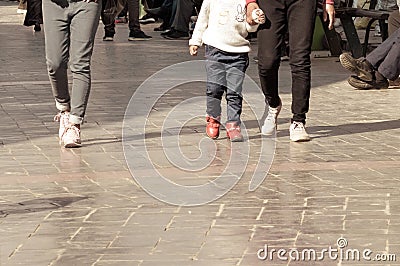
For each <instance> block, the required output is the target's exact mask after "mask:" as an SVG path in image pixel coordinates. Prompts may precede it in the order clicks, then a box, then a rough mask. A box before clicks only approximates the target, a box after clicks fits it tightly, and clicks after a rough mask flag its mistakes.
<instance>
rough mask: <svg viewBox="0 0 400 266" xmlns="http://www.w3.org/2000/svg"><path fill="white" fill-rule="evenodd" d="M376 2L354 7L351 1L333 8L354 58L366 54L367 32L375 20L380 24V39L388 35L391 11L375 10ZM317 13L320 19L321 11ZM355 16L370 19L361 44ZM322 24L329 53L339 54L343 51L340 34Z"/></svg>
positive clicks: (372, 0)
mask: <svg viewBox="0 0 400 266" xmlns="http://www.w3.org/2000/svg"><path fill="white" fill-rule="evenodd" d="M376 2H377V0H371V3H370V7H369V9H362V8H354V7H352V4H353V1H349V2H347V3H346V4H345V6H339V7H337V8H335V11H336V18H339V19H340V21H341V23H342V27H343V30H344V33H345V35H346V39H347V42H348V45H349V48H350V52H351V53H352V55H353V56H354V57H355V58H360V57H362V56H366V54H367V48H368V41H369V33H370V31H371V26H372V24H373V23H374V22H375V21H378V22H379V24H380V27H381V34H382V41H384V40H386V39H387V37H388V26H387V19H388V18H389V14H390V13H391V11H389V10H375V6H376ZM319 15H320V17H321V19H322V13H320V14H319ZM356 17H368V18H370V19H371V20H370V21H369V23H368V25H367V28H366V29H365V38H364V43H363V44H361V41H360V38H359V36H358V34H357V30H356V27H355V25H354V18H356ZM321 21H322V20H321ZM323 25H324V30H325V36H326V38H327V42H328V45H329V49H330V52H331V55H332V56H339V55H340V54H341V53H342V52H343V51H342V45H341V38H340V34H338V33H337V32H336V31H335V29H332V30H329V29H328V27H327V24H326V23H323Z"/></svg>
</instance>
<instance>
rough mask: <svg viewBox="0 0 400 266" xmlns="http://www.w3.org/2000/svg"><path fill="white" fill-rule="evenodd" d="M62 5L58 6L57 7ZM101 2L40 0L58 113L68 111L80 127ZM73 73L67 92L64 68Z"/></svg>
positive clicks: (51, 80)
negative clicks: (41, 0) (70, 86)
mask: <svg viewBox="0 0 400 266" xmlns="http://www.w3.org/2000/svg"><path fill="white" fill-rule="evenodd" d="M60 3H61V4H60ZM100 11H101V0H99V1H98V2H97V3H95V2H90V3H86V2H83V1H72V0H68V1H67V0H65V1H57V3H56V2H53V1H51V0H43V20H44V21H43V22H44V34H45V37H46V38H45V49H46V63H47V70H48V74H49V78H50V82H51V86H52V89H53V95H54V98H55V100H56V107H57V109H58V110H60V111H67V110H70V114H71V115H70V119H69V121H70V122H71V123H74V124H82V122H83V118H84V116H85V112H86V106H87V103H88V99H89V93H90V87H91V72H90V60H91V57H92V52H93V43H94V38H95V35H96V31H97V27H98V25H99V19H100ZM68 62H69V67H70V69H71V72H72V94H71V95H70V93H69V90H68V76H67V67H68Z"/></svg>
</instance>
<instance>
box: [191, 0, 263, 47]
mask: <svg viewBox="0 0 400 266" xmlns="http://www.w3.org/2000/svg"><path fill="white" fill-rule="evenodd" d="M257 27H258V25H254V26H251V25H249V24H248V23H247V22H246V0H204V1H203V4H202V5H201V9H200V14H199V16H198V18H197V22H196V26H195V28H194V31H193V35H192V38H191V39H190V40H189V45H197V46H201V45H202V44H203V43H205V44H208V45H211V46H214V47H216V48H218V49H220V50H222V51H225V52H230V53H246V52H249V51H250V43H249V41H247V40H246V37H247V34H248V32H255V31H256V30H257Z"/></svg>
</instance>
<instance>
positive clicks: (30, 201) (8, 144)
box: [0, 1, 400, 266]
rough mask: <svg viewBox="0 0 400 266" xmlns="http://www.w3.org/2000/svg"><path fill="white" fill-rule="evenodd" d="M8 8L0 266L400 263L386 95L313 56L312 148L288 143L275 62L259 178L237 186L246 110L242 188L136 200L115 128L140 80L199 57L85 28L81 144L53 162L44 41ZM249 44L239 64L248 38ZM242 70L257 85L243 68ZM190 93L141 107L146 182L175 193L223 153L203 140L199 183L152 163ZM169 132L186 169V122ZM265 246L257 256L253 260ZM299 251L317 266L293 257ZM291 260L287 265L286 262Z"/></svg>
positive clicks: (220, 167)
mask: <svg viewBox="0 0 400 266" xmlns="http://www.w3.org/2000/svg"><path fill="white" fill-rule="evenodd" d="M15 10H16V4H15V2H8V1H0V66H1V71H0V239H1V241H0V265H96V266H100V265H118V266H119V265H140V266H145V265H152V266H154V265H157V266H158V265H163V266H166V265H174V266H175V265H183V266H186V265H208V266H210V265H212V266H214V265H215V266H224V265H245V266H253V265H254V266H255V265H349V264H351V265H354V264H357V265H399V264H400V190H399V188H400V173H399V169H400V119H399V100H400V89H399V88H390V89H387V90H380V91H357V90H354V89H352V88H351V87H350V86H349V85H347V83H346V81H345V80H346V78H347V77H348V73H347V72H346V71H345V70H344V69H342V68H341V66H340V64H339V63H338V61H337V59H336V58H314V59H313V62H312V63H313V68H312V70H313V89H312V96H311V110H310V112H309V116H308V121H307V122H308V123H307V126H308V130H309V133H310V134H311V136H312V138H313V139H312V141H311V142H308V143H290V142H289V137H288V128H289V121H290V117H291V114H290V101H291V95H290V91H289V89H288V88H289V87H290V76H289V65H288V63H287V62H283V63H282V67H281V75H280V82H281V87H282V90H281V91H282V98H283V104H284V106H283V111H282V113H281V115H280V118H279V128H278V135H277V139H276V150H275V157H274V160H273V163H272V166H271V169H270V171H269V172H268V175H267V177H266V179H265V180H264V182H263V183H262V184H261V186H260V187H258V188H257V189H256V190H255V191H249V190H248V186H249V182H250V180H251V177H252V174H253V172H254V171H255V169H256V167H257V164H258V163H259V160H260V158H259V155H260V150H259V146H260V143H261V142H262V138H261V137H260V135H259V129H258V126H257V121H256V120H255V119H256V118H255V115H254V113H252V110H263V108H264V106H263V104H259V105H257V106H251V105H249V104H245V106H244V114H243V120H244V123H245V125H246V128H247V129H248V131H247V133H248V138H247V140H246V142H245V143H247V145H248V147H250V153H249V155H248V156H247V155H246V156H247V157H248V161H247V164H245V165H244V166H245V167H246V170H245V172H244V174H243V176H242V178H241V179H240V180H239V182H238V183H237V184H236V186H235V187H234V188H233V189H232V190H230V191H229V192H228V193H227V194H226V195H224V196H223V197H221V198H220V199H218V200H216V201H212V202H210V203H208V204H205V205H201V206H197V207H195V206H193V207H179V206H175V205H171V204H167V203H164V202H161V201H159V200H157V199H155V198H154V197H152V196H150V195H149V194H147V193H146V192H145V191H144V190H143V189H142V188H141V187H140V186H139V185H138V184H137V182H136V181H135V180H134V179H133V178H132V175H131V172H130V171H129V170H128V166H127V163H126V160H125V156H124V152H123V141H122V127H123V123H122V122H123V119H124V114H125V111H126V108H127V105H128V102H129V100H130V98H131V96H132V95H133V93H134V92H135V91H136V90H137V88H138V87H139V85H140V84H142V83H143V81H145V80H146V79H147V78H148V77H150V76H151V75H152V74H154V73H156V72H157V71H159V70H162V69H164V68H165V67H168V66H171V65H174V64H176V63H181V62H185V61H189V60H193V59H196V60H200V59H202V55H203V53H204V52H203V50H202V51H201V54H200V55H199V57H198V58H192V57H190V56H189V55H188V51H187V42H186V41H167V40H165V39H163V38H161V37H160V36H159V35H158V34H157V33H155V32H153V31H152V28H153V27H154V25H145V26H143V29H144V30H145V31H146V33H148V34H151V35H152V36H153V39H152V40H150V41H147V42H128V41H127V36H128V29H127V26H126V25H118V27H117V35H116V39H115V41H114V42H113V43H104V42H102V40H101V38H102V34H103V31H102V29H101V28H100V29H99V31H98V34H97V37H96V44H95V51H94V56H93V88H92V93H91V96H90V103H89V107H88V110H87V117H86V124H85V125H84V126H83V128H82V129H83V142H84V146H83V147H82V148H80V149H73V150H66V149H62V148H60V147H59V145H58V140H57V124H55V123H54V122H52V119H53V116H54V114H55V112H56V110H55V107H54V102H53V99H52V96H51V89H50V85H49V81H48V78H47V75H46V66H45V56H44V49H43V48H44V46H43V45H44V39H43V33H41V32H39V33H33V32H32V29H31V28H27V27H23V26H21V25H20V22H21V21H22V17H21V15H17V14H16V13H15ZM252 46H253V52H251V57H253V56H254V55H255V52H256V50H257V46H256V42H252ZM247 74H248V75H249V77H250V78H252V79H253V80H254V81H256V82H257V83H258V78H257V66H256V64H255V62H253V61H251V63H250V67H249V70H248V73H247ZM161 85H162V84H161ZM153 89H154V92H155V93H157V88H153ZM150 90H151V88H150ZM149 93H150V94H151V91H150V92H149ZM203 93H204V84H201V83H196V82H193V83H190V84H182V85H181V86H178V87H177V88H175V89H173V90H171V91H170V92H169V93H168V94H166V95H163V97H161V98H160V99H159V101H157V103H155V104H154V106H147V107H146V106H145V105H142V106H140V108H152V109H151V113H150V115H149V117H148V119H147V125H146V132H145V133H146V134H145V139H146V145H147V148H148V152H149V154H148V156H149V158H150V159H151V161H152V162H153V163H154V165H155V166H154V167H155V168H157V169H158V170H159V171H160V173H162V174H163V175H165V176H167V177H168V178H169V179H171V180H173V181H175V182H177V183H180V184H186V185H188V184H192V185H199V184H203V183H204V182H207V181H209V180H211V179H213V178H215V177H217V176H218V175H219V174H220V173H221V172H222V171H224V170H226V168H227V164H228V161H229V160H230V158H231V156H232V155H231V146H230V143H229V142H227V141H226V138H225V136H221V139H219V140H217V141H216V142H215V143H216V144H215V145H216V146H213V147H214V148H215V147H216V149H217V153H216V155H215V157H213V158H212V159H213V160H212V162H211V164H210V165H209V166H208V167H206V168H205V169H203V170H201V171H196V172H194V173H189V172H182V171H180V170H179V169H178V168H177V167H176V166H174V165H173V164H171V162H169V161H168V159H167V158H166V155H165V154H164V150H163V149H164V148H165V147H163V146H161V144H160V143H161V133H160V132H161V131H160V129H161V127H162V126H163V123H164V118H165V117H167V116H168V115H169V112H170V111H171V110H172V109H173V108H174V106H175V105H176V104H178V103H180V102H182V101H184V100H187V99H191V98H193V97H195V96H202V95H203ZM244 95H245V99H246V97H248V99H251V97H253V98H257V97H258V98H260V99H262V96H261V95H258V96H257V95H256V96H254V95H247V94H246V89H245V94H244ZM203 107H204V103H203V105H202V103H199V104H198V105H193V106H192V107H189V108H187V109H186V110H187V114H186V113H184V115H188V116H189V118H190V114H191V112H192V113H193V112H194V111H196V110H197V109H198V110H203V109H202V108H203ZM138 108H139V107H138ZM149 110H150V109H149ZM139 118H140V117H139ZM189 118H188V119H189ZM169 133H170V135H174V133H173V132H172V133H171V132H169ZM223 133H225V132H223ZM180 136H181V149H182V152H183V153H185V155H186V156H188V157H189V158H192V159H194V158H197V157H199V156H200V154H201V153H200V150H199V149H200V148H199V140H200V139H202V138H203V137H204V121H203V119H200V118H196V117H195V118H193V119H192V120H190V121H189V122H188V123H187V124H185V126H184V127H183V128H182V129H181V131H180ZM142 137H143V135H142ZM142 139H143V138H142ZM166 148H168V147H166ZM202 152H204V150H202ZM241 164H242V165H243V164H244V163H236V164H235V165H233V168H235V167H236V166H241ZM132 170H133V172H134V170H135V169H132ZM227 170H228V171H230V170H231V169H227ZM264 171H265V172H267V169H265V170H264ZM136 174H138V175H143V176H146V174H148V173H147V172H146V170H144V171H142V172H139V173H136ZM232 175H234V174H232ZM338 239H341V240H340V241H339V245H343V246H342V247H343V249H341V250H342V253H343V252H344V253H345V252H346V251H348V250H350V251H352V250H355V249H358V250H360V251H361V252H362V251H364V250H365V249H370V250H371V251H372V254H366V255H368V256H369V257H370V258H375V255H382V254H383V255H384V254H387V255H389V254H395V255H397V262H395V261H392V262H390V261H386V262H380V261H376V260H375V261H366V259H363V258H361V259H360V260H359V261H347V260H346V259H345V257H343V256H342V260H340V258H335V257H334V255H335V254H336V255H337V253H335V252H334V251H332V249H337V248H338V243H337V240H338ZM346 241H347V246H345V247H344V245H346ZM265 247H267V248H268V255H271V256H273V259H272V260H271V258H270V257H268V258H266V259H265V260H262V257H263V256H265V252H264V251H267V250H266V249H265ZM329 247H331V254H330V255H331V258H330V257H329V254H328V252H325V253H324V254H321V251H323V250H324V249H327V250H328V249H329ZM262 249H265V250H262ZM272 249H275V250H278V249H282V250H283V251H287V252H286V253H283V251H281V252H280V253H279V255H280V256H281V257H282V259H279V258H278V253H277V252H271V250H272ZM291 249H292V251H291V253H290V254H291V256H289V252H290V250H291ZM304 249H308V251H310V250H315V251H316V252H317V254H318V256H320V257H321V256H323V255H325V258H324V260H317V261H314V260H308V261H307V260H303V261H301V252H302V251H303V250H304ZM296 251H298V252H299V253H300V259H299V260H298V261H296V260H295V259H293V257H294V255H295V254H296ZM310 252H311V251H310ZM367 253H368V252H367ZM361 255H362V254H361ZM259 257H260V258H259ZM290 257H292V259H290ZM283 258H287V259H288V260H283ZM386 259H387V260H389V259H391V260H393V259H394V258H393V257H390V256H386Z"/></svg>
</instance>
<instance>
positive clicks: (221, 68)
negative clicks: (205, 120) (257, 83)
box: [205, 45, 249, 124]
mask: <svg viewBox="0 0 400 266" xmlns="http://www.w3.org/2000/svg"><path fill="white" fill-rule="evenodd" d="M205 55H206V58H207V62H206V71H207V92H206V94H207V115H209V116H211V117H213V118H217V117H219V116H220V115H221V99H222V95H223V94H224V92H225V98H226V102H227V107H228V110H227V116H228V117H227V122H238V123H239V124H240V114H241V113H242V101H243V97H242V86H243V80H244V77H245V72H246V69H247V67H248V66H249V56H248V53H228V52H224V51H221V50H219V49H217V48H215V47H213V46H211V45H206V54H205Z"/></svg>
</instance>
